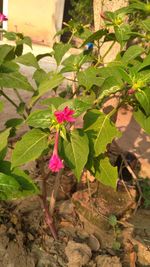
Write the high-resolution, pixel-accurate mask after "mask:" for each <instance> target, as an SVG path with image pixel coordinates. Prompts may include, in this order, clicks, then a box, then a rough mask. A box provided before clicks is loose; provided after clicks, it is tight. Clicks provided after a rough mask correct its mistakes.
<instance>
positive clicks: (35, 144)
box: [12, 129, 48, 168]
mask: <svg viewBox="0 0 150 267" xmlns="http://www.w3.org/2000/svg"><path fill="white" fill-rule="evenodd" d="M47 138H48V134H47V133H45V132H42V131H41V130H39V129H33V130H31V131H30V132H28V133H26V134H25V135H24V136H23V137H22V139H21V140H20V141H18V142H17V143H16V145H15V149H14V151H13V154H12V167H13V168H14V167H17V166H20V165H22V164H24V163H26V162H29V161H32V160H35V159H37V158H38V157H39V156H40V155H41V154H42V152H43V151H44V150H45V149H46V148H47V147H48V142H47Z"/></svg>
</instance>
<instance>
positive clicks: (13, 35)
mask: <svg viewBox="0 0 150 267" xmlns="http://www.w3.org/2000/svg"><path fill="white" fill-rule="evenodd" d="M3 36H4V37H5V38H6V39H7V40H10V41H15V40H16V33H15V32H5V33H4V34H3Z"/></svg>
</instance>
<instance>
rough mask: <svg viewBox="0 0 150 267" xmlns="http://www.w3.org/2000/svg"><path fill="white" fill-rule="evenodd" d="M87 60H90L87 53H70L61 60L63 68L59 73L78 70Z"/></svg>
mask: <svg viewBox="0 0 150 267" xmlns="http://www.w3.org/2000/svg"><path fill="white" fill-rule="evenodd" d="M89 61H91V57H90V56H89V55H84V53H81V54H79V55H70V56H69V57H68V58H66V59H65V60H64V61H63V62H62V65H64V66H65V68H63V69H62V70H61V73H64V72H70V71H78V70H79V69H80V68H81V66H82V65H83V64H84V63H86V62H89Z"/></svg>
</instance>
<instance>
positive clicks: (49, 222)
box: [39, 157, 57, 240]
mask: <svg viewBox="0 0 150 267" xmlns="http://www.w3.org/2000/svg"><path fill="white" fill-rule="evenodd" d="M43 160H44V159H43V157H42V158H41V159H40V160H39V167H40V171H41V174H42V175H43V179H42V195H40V196H39V197H40V198H41V200H42V204H43V208H44V213H45V222H46V224H47V225H48V227H49V229H50V231H51V234H52V236H53V238H54V239H55V240H57V233H56V229H55V225H54V223H53V218H52V215H51V213H50V212H49V208H48V203H47V187H46V183H47V179H48V177H49V175H50V172H48V174H47V175H45V171H44V167H43Z"/></svg>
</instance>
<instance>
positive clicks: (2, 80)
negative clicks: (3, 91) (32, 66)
mask: <svg viewBox="0 0 150 267" xmlns="http://www.w3.org/2000/svg"><path fill="white" fill-rule="evenodd" d="M0 87H6V88H16V89H22V90H26V91H33V87H32V86H31V84H30V83H29V82H28V80H27V78H26V77H25V76H23V75H22V74H20V73H19V72H12V73H0Z"/></svg>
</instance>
